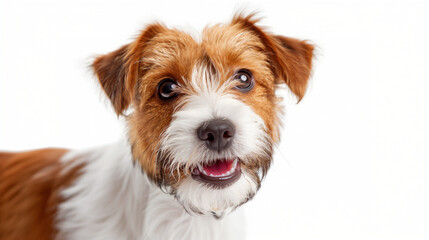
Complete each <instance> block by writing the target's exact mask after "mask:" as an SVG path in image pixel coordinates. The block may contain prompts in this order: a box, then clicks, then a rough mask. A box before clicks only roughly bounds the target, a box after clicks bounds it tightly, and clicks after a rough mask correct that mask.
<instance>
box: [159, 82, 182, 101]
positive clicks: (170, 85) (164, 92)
mask: <svg viewBox="0 0 429 240" xmlns="http://www.w3.org/2000/svg"><path fill="white" fill-rule="evenodd" d="M176 89H177V84H176V82H175V81H174V80H173V79H171V78H166V79H164V80H162V81H161V82H160V83H159V84H158V96H159V98H161V99H170V98H174V97H175V96H177V91H176Z"/></svg>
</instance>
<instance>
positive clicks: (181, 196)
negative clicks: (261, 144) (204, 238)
mask: <svg viewBox="0 0 429 240" xmlns="http://www.w3.org/2000/svg"><path fill="white" fill-rule="evenodd" d="M259 184H260V180H259V177H258V176H257V175H255V174H252V173H251V171H250V170H248V169H246V168H245V167H244V166H243V167H242V166H241V163H240V161H239V159H230V160H228V159H222V160H217V161H215V162H212V163H210V164H206V165H201V166H199V167H197V168H196V169H193V171H192V174H191V176H188V177H186V178H185V179H183V180H182V181H181V183H180V185H179V186H178V187H177V188H176V191H175V197H176V198H177V200H178V201H179V203H180V204H181V205H182V206H183V207H184V208H185V210H186V211H187V212H188V213H190V214H203V215H214V216H222V215H224V214H225V213H229V212H231V211H233V210H234V209H236V208H237V207H239V206H240V205H242V204H243V203H245V202H247V201H248V200H249V199H251V198H252V197H253V196H254V195H255V194H256V192H257V190H258V188H259Z"/></svg>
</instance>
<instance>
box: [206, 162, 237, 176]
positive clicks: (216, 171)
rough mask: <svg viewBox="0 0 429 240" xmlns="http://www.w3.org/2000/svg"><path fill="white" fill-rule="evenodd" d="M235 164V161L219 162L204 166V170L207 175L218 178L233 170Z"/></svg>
mask: <svg viewBox="0 0 429 240" xmlns="http://www.w3.org/2000/svg"><path fill="white" fill-rule="evenodd" d="M233 162H234V161H233V160H217V161H216V162H215V163H214V164H213V165H210V166H209V165H204V166H203V168H204V171H206V173H207V174H209V175H210V174H213V175H215V176H218V175H222V174H224V173H226V172H228V171H229V170H231V168H232V163H233Z"/></svg>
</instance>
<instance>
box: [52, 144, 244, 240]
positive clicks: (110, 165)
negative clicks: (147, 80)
mask: <svg viewBox="0 0 429 240" xmlns="http://www.w3.org/2000/svg"><path fill="white" fill-rule="evenodd" d="M76 157H78V158H82V159H85V160H84V161H85V162H87V167H86V169H85V171H84V172H83V174H82V175H81V177H80V178H79V179H78V180H77V181H76V182H75V183H74V184H73V185H72V186H71V187H69V188H67V189H65V190H64V191H63V194H64V196H65V197H69V200H68V201H65V202H63V203H62V204H61V205H60V206H59V214H58V226H57V227H58V228H59V235H58V236H59V239H103V240H105V239H142V240H146V239H167V240H168V239H186V240H192V239H207V240H209V239H222V240H228V239H234V240H236V239H242V238H243V237H244V223H243V220H244V218H243V216H242V213H241V212H240V211H236V212H233V213H231V214H230V215H228V216H226V217H224V218H223V219H221V220H218V219H215V218H214V217H212V216H191V215H189V214H188V213H186V212H185V210H184V209H183V207H182V206H181V205H180V204H179V203H178V202H177V201H176V200H175V199H174V198H173V197H172V196H170V195H168V194H166V193H164V192H162V191H161V190H160V189H159V188H158V187H156V186H154V185H152V184H151V183H150V182H149V181H148V179H147V178H146V177H145V176H144V174H142V172H141V171H140V169H139V168H138V167H136V166H134V167H133V166H132V164H129V163H130V159H131V158H130V154H129V150H128V146H126V144H123V143H119V144H115V145H111V146H108V147H104V148H99V149H96V150H91V151H88V152H83V153H76V154H70V155H69V156H66V158H65V159H64V161H67V160H68V159H67V158H69V159H76Z"/></svg>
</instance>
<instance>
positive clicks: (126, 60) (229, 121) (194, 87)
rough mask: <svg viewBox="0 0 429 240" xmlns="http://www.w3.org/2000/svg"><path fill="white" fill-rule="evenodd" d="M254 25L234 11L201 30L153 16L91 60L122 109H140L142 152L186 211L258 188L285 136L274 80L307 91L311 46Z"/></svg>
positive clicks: (135, 128) (132, 126)
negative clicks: (195, 33)
mask: <svg viewBox="0 0 429 240" xmlns="http://www.w3.org/2000/svg"><path fill="white" fill-rule="evenodd" d="M255 24H256V20H253V19H252V17H251V16H247V17H244V16H236V17H234V19H233V20H232V22H231V23H229V24H226V25H215V26H212V27H209V28H206V29H204V31H203V33H202V36H201V39H194V38H193V37H192V36H190V35H188V34H186V33H185V32H182V31H179V30H176V29H168V28H166V27H165V26H163V25H160V24H153V25H150V26H148V27H146V29H144V30H143V32H142V34H141V35H140V37H139V38H138V39H137V40H135V41H134V42H133V43H131V44H129V45H126V46H123V47H122V48H120V49H118V50H117V51H115V52H112V53H110V54H107V55H104V56H100V57H98V58H97V59H96V60H95V62H94V64H93V68H94V71H95V73H96V74H97V76H98V78H99V81H100V83H101V85H102V87H103V89H104V91H105V92H106V94H107V96H108V97H109V98H110V100H111V101H112V104H113V106H114V108H115V110H116V112H117V114H118V115H121V114H123V113H124V111H125V110H127V109H128V108H129V107H130V106H131V107H132V109H133V111H132V113H131V114H129V115H128V116H127V121H128V125H129V138H130V143H131V145H132V154H133V157H134V159H135V161H137V162H138V163H139V165H140V166H141V167H142V168H143V170H144V171H145V173H146V174H147V175H148V176H149V178H150V179H151V180H153V181H154V182H155V183H157V184H158V185H159V186H160V187H161V188H162V189H164V190H165V191H167V192H168V193H170V194H173V195H174V196H175V197H176V199H177V200H178V201H179V202H180V203H181V204H182V205H183V207H184V208H185V209H186V210H187V211H188V212H195V213H202V214H212V213H213V212H214V213H223V212H225V211H230V210H233V209H235V208H236V207H238V206H240V205H241V204H243V203H245V202H246V201H248V200H249V199H250V198H252V197H253V196H254V194H255V193H256V191H257V190H258V188H259V187H260V184H261V179H262V178H263V176H264V175H265V174H266V172H267V170H268V168H269V166H270V163H271V159H272V151H273V144H275V143H276V142H277V141H278V140H279V133H278V129H279V120H278V119H277V116H278V114H279V112H281V109H279V106H278V102H279V99H278V98H276V97H275V94H274V92H275V89H276V86H277V84H279V83H282V82H283V83H284V82H285V83H287V85H288V86H289V88H290V89H291V91H292V92H293V93H294V94H295V95H296V96H297V98H298V99H301V98H302V97H303V95H304V92H305V89H306V85H307V81H308V78H309V75H310V71H311V59H312V52H313V46H312V45H310V44H308V43H306V42H304V41H299V40H296V39H291V38H287V37H283V36H276V35H272V34H270V33H267V32H265V31H264V30H263V29H261V28H260V27H258V26H256V25H255Z"/></svg>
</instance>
